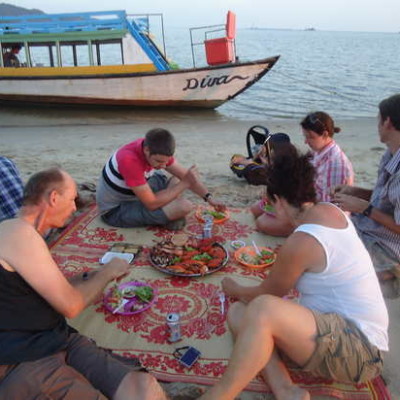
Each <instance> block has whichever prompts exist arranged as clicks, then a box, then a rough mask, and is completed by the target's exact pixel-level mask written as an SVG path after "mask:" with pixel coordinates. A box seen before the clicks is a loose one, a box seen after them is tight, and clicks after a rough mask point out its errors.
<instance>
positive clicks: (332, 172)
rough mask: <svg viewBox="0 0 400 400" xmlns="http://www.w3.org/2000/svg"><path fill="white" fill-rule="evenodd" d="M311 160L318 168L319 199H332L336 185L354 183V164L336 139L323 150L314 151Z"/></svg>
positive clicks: (316, 181)
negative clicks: (332, 192)
mask: <svg viewBox="0 0 400 400" xmlns="http://www.w3.org/2000/svg"><path fill="white" fill-rule="evenodd" d="M311 161H312V164H313V165H314V167H315V169H316V180H315V190H316V192H317V201H331V193H330V192H331V190H332V189H333V188H334V187H335V186H337V185H352V184H353V181H354V172H353V166H352V165H351V162H350V161H349V159H348V158H347V157H346V154H344V153H343V151H342V150H341V148H340V147H339V146H338V145H337V144H336V143H335V141H332V142H331V143H330V144H328V146H326V147H325V148H324V149H323V150H322V151H321V152H319V153H316V152H314V153H313V158H312V160H311Z"/></svg>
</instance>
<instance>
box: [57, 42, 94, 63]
mask: <svg viewBox="0 0 400 400" xmlns="http://www.w3.org/2000/svg"><path fill="white" fill-rule="evenodd" d="M61 59H62V65H63V67H73V66H75V67H83V66H88V65H90V61H89V53H88V45H87V42H81V43H73V44H66V43H61Z"/></svg>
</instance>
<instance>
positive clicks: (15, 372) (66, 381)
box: [0, 333, 138, 400]
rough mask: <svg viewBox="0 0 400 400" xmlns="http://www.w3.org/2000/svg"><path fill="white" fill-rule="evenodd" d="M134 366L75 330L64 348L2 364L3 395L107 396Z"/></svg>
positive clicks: (96, 399) (70, 399) (26, 398)
mask: <svg viewBox="0 0 400 400" xmlns="http://www.w3.org/2000/svg"><path fill="white" fill-rule="evenodd" d="M133 370H136V371H137V370H138V369H137V368H135V367H130V366H127V365H124V364H123V363H122V362H120V361H118V360H116V359H115V358H114V357H113V356H111V355H110V354H109V353H107V352H106V351H105V350H103V349H100V348H99V347H98V346H96V344H95V343H93V342H92V341H90V340H88V339H87V338H85V337H84V336H82V335H79V334H77V333H73V334H71V335H70V336H69V340H68V344H67V348H66V350H65V351H62V352H59V353H57V354H53V355H51V356H48V357H44V358H42V359H40V360H36V361H28V362H22V363H19V364H15V365H0V399H10V400H11V399H14V400H17V399H18V400H19V399H21V400H22V399H23V400H33V399H35V400H45V399H64V400H107V398H109V399H111V398H112V397H113V396H114V394H115V392H116V391H117V389H118V386H119V385H120V383H121V381H122V379H123V378H124V377H125V375H126V374H128V373H129V372H131V371H133Z"/></svg>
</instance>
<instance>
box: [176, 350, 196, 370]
mask: <svg viewBox="0 0 400 400" xmlns="http://www.w3.org/2000/svg"><path fill="white" fill-rule="evenodd" d="M200 356H201V353H200V351H199V350H197V349H196V348H194V347H192V346H185V347H180V348H178V349H176V350H175V351H174V357H175V358H176V359H177V360H178V361H179V362H180V363H181V364H182V365H184V366H185V367H187V368H191V367H192V366H193V365H194V364H195V363H196V361H197V360H198V359H199V358H200Z"/></svg>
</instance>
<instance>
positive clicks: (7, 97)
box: [0, 56, 279, 108]
mask: <svg viewBox="0 0 400 400" xmlns="http://www.w3.org/2000/svg"><path fill="white" fill-rule="evenodd" d="M278 58H279V56H277V57H271V58H267V59H263V60H258V61H253V62H245V63H235V64H227V65H221V66H217V67H205V68H195V69H182V70H172V71H166V72H139V73H137V72H132V73H131V72H127V70H126V66H125V69H124V70H118V68H115V69H114V70H112V71H111V72H110V69H108V70H107V71H106V70H104V71H106V72H102V70H101V68H102V67H99V68H98V70H97V71H98V72H94V70H93V68H92V69H91V70H90V71H89V72H87V71H86V72H84V71H85V70H84V69H82V73H81V74H79V71H78V70H77V69H75V70H74V74H68V70H65V71H64V72H60V69H58V70H57V71H52V69H51V68H41V69H40V71H39V70H38V69H36V68H19V69H12V68H4V69H2V71H1V73H0V101H1V102H3V103H21V104H24V103H34V104H60V105H61V104H76V105H84V104H88V105H95V104H98V105H119V106H131V107H199V108H215V107H218V106H220V105H221V104H223V103H224V102H226V101H228V100H230V99H232V98H234V97H235V96H237V95H238V94H240V93H241V92H243V91H244V90H246V89H247V88H249V87H250V86H251V85H253V84H254V83H255V82H257V81H258V80H259V79H261V78H262V77H263V76H264V75H265V74H266V73H267V72H268V71H269V70H270V69H271V68H272V67H273V65H274V64H275V63H276V61H277V60H278ZM78 68H79V67H78ZM33 72H34V74H33Z"/></svg>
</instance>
